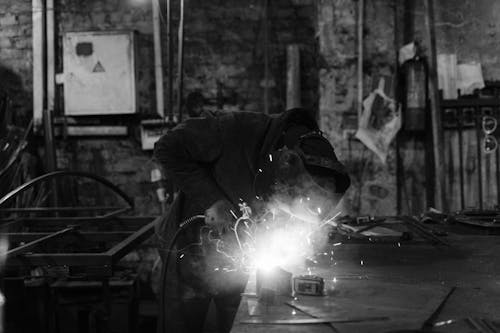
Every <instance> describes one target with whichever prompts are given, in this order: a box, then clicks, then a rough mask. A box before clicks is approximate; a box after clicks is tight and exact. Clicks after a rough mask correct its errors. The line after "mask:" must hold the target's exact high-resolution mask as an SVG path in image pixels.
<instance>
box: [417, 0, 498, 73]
mask: <svg viewBox="0 0 500 333" xmlns="http://www.w3.org/2000/svg"><path fill="white" fill-rule="evenodd" d="M435 3H436V46H437V49H438V53H456V54H457V60H458V62H469V61H478V62H480V63H481V64H482V66H483V74H484V78H485V79H486V80H490V81H498V80H500V38H499V37H500V23H499V21H498V18H499V15H500V1H495V0H440V1H435ZM415 15H416V19H417V20H419V21H420V22H422V21H423V19H422V11H421V10H420V9H419V8H418V7H417V10H416V13H415ZM419 18H420V19H419Z"/></svg>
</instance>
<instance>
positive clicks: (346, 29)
mask: <svg viewBox="0 0 500 333" xmlns="http://www.w3.org/2000/svg"><path fill="white" fill-rule="evenodd" d="M389 5H390V1H388V0H375V1H367V4H366V9H365V18H366V19H365V30H364V35H365V41H364V52H365V54H364V66H363V67H364V71H365V75H364V95H365V96H366V95H367V93H368V92H369V90H370V89H371V87H372V81H373V80H374V79H375V78H376V77H377V75H391V73H392V72H393V66H394V57H395V54H394V51H393V50H394V48H393V45H394V42H393V40H394V29H393V21H394V19H393V10H392V9H391V7H390V6H389ZM356 18H357V2H356V1H350V0H334V1H331V0H328V1H327V0H322V1H319V2H318V34H319V52H320V57H321V65H322V66H321V69H320V71H319V80H320V100H319V114H320V123H321V127H322V129H323V130H324V131H325V132H326V133H327V135H328V136H329V138H330V139H331V141H332V142H333V143H334V145H335V147H336V149H337V153H338V155H339V158H340V160H342V161H343V162H344V163H345V164H346V167H347V169H348V171H349V173H350V175H351V180H352V186H351V189H350V190H349V191H348V193H347V194H346V197H345V199H344V208H343V209H344V213H350V214H352V213H355V214H357V213H361V214H373V215H379V214H380V215H385V214H395V212H396V177H395V158H394V151H392V152H391V154H390V155H389V157H388V160H387V164H386V165H383V164H382V163H381V162H380V160H379V159H378V158H377V157H376V156H375V155H374V154H373V153H372V152H371V151H369V150H367V149H366V148H365V147H364V146H363V145H362V144H361V143H359V141H358V140H357V139H354V138H353V137H352V133H353V132H354V130H355V128H356V126H357V123H356V117H357V116H356V105H357V102H356V98H357V76H356V73H357V72H356V70H357V44H356V43H357V42H356V34H357V27H356ZM382 18H383V19H382Z"/></svg>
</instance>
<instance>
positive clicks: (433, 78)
mask: <svg viewBox="0 0 500 333" xmlns="http://www.w3.org/2000/svg"><path fill="white" fill-rule="evenodd" d="M424 8H425V29H426V32H427V36H428V42H429V47H428V49H429V50H430V56H429V87H430V89H429V100H430V105H431V119H432V141H433V145H432V147H433V156H434V183H435V192H436V195H435V198H434V203H435V207H436V208H437V209H439V210H441V211H447V210H448V203H447V202H446V187H445V185H446V184H445V177H444V143H443V142H444V137H443V126H442V123H441V112H442V111H441V102H440V100H439V92H438V80H437V51H436V34H435V27H434V1H433V0H425V1H424Z"/></svg>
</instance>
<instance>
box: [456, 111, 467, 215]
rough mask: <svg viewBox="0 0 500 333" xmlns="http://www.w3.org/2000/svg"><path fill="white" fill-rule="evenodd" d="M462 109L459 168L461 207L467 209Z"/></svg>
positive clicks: (459, 126) (459, 134)
mask: <svg viewBox="0 0 500 333" xmlns="http://www.w3.org/2000/svg"><path fill="white" fill-rule="evenodd" d="M462 113H463V110H462V109H457V125H458V158H459V161H458V166H459V171H460V207H461V209H465V188H464V147H463V144H464V139H463V132H462Z"/></svg>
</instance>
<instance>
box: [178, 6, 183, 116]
mask: <svg viewBox="0 0 500 333" xmlns="http://www.w3.org/2000/svg"><path fill="white" fill-rule="evenodd" d="M177 51H178V53H177V69H178V73H177V112H178V115H179V122H181V121H182V83H183V80H184V0H181V3H180V17H179V39H178V49H177Z"/></svg>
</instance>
